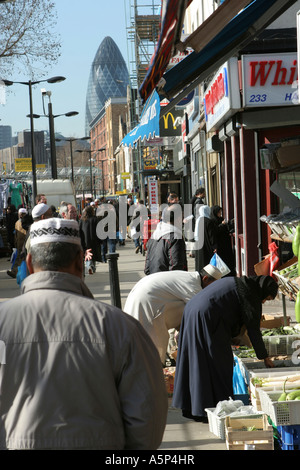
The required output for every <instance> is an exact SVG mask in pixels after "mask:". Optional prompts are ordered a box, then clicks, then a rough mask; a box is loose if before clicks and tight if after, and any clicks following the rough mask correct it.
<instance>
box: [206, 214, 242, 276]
mask: <svg viewBox="0 0 300 470" xmlns="http://www.w3.org/2000/svg"><path fill="white" fill-rule="evenodd" d="M211 218H212V221H213V222H214V224H215V227H216V243H217V253H218V255H219V256H220V258H222V260H223V261H224V263H225V264H226V265H227V266H228V268H229V269H230V273H229V274H228V276H235V275H236V270H235V260H234V253H233V249H232V242H231V237H230V231H231V228H230V226H229V224H228V223H227V222H226V221H225V220H224V217H223V216H222V207H220V206H218V205H216V206H213V207H212V208H211Z"/></svg>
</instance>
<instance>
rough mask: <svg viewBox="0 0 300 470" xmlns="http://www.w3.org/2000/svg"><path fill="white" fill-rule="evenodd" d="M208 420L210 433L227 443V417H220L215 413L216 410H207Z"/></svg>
mask: <svg viewBox="0 0 300 470" xmlns="http://www.w3.org/2000/svg"><path fill="white" fill-rule="evenodd" d="M205 411H206V413H207V418H208V427H209V432H211V433H212V434H214V435H215V436H217V437H219V438H220V439H222V440H223V441H225V416H224V417H222V418H221V417H220V416H218V415H217V414H216V413H214V411H215V408H206V409H205Z"/></svg>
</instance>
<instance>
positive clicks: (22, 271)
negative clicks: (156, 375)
mask: <svg viewBox="0 0 300 470" xmlns="http://www.w3.org/2000/svg"><path fill="white" fill-rule="evenodd" d="M25 277H27V266H26V261H22V263H21V264H20V266H19V267H18V272H17V283H18V284H19V286H20V285H21V284H22V282H23V281H24V279H25Z"/></svg>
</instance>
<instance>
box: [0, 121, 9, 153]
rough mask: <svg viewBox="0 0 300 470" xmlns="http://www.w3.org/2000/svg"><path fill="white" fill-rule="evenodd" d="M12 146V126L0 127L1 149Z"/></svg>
mask: <svg viewBox="0 0 300 470" xmlns="http://www.w3.org/2000/svg"><path fill="white" fill-rule="evenodd" d="M11 146H12V130H11V126H0V149H6V148H8V147H11Z"/></svg>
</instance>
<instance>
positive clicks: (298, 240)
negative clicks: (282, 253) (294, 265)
mask: <svg viewBox="0 0 300 470" xmlns="http://www.w3.org/2000/svg"><path fill="white" fill-rule="evenodd" d="M299 246H300V224H299V225H297V228H296V233H295V235H294V237H293V241H292V250H293V253H294V255H295V256H297V257H298V253H299ZM298 273H299V274H300V271H299V265H298Z"/></svg>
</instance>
